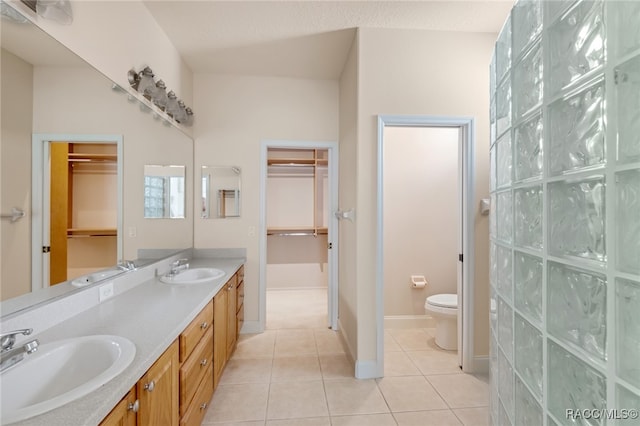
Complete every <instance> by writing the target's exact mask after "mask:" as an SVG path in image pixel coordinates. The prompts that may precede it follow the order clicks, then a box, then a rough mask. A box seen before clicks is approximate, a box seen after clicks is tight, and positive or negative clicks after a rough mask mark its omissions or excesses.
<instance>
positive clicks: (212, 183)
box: [200, 166, 240, 219]
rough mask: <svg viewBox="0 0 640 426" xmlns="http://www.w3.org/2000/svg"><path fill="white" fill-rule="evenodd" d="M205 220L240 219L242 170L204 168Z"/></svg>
mask: <svg viewBox="0 0 640 426" xmlns="http://www.w3.org/2000/svg"><path fill="white" fill-rule="evenodd" d="M200 216H201V217H202V218H203V219H210V218H219V219H222V218H228V217H240V168H239V167H223V166H202V211H201V215H200Z"/></svg>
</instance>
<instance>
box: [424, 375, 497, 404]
mask: <svg viewBox="0 0 640 426" xmlns="http://www.w3.org/2000/svg"><path fill="white" fill-rule="evenodd" d="M427 380H429V382H431V384H432V385H433V387H434V388H436V390H437V391H438V393H439V394H440V395H441V396H442V398H443V399H444V400H445V401H446V402H447V404H448V405H449V407H450V408H470V407H486V406H488V405H489V385H488V384H487V383H486V382H485V381H484V380H482V379H479V378H478V377H475V376H473V375H471V374H443V375H437V376H427Z"/></svg>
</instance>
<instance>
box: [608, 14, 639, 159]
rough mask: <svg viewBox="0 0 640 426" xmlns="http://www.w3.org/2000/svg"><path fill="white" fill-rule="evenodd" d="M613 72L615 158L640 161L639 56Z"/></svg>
mask: <svg viewBox="0 0 640 426" xmlns="http://www.w3.org/2000/svg"><path fill="white" fill-rule="evenodd" d="M638 4H640V3H638ZM639 19H640V18H639ZM638 28H640V25H638ZM615 73H616V82H617V84H616V86H615V87H616V105H617V107H618V108H617V109H618V111H617V114H616V117H615V118H614V119H615V120H617V125H618V134H617V135H616V148H617V152H616V159H617V161H618V162H619V163H630V162H634V161H640V56H636V57H635V58H633V59H631V60H629V61H627V62H625V63H624V64H622V65H620V66H619V67H616V70H615Z"/></svg>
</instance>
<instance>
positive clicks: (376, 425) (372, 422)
mask: <svg viewBox="0 0 640 426" xmlns="http://www.w3.org/2000/svg"><path fill="white" fill-rule="evenodd" d="M331 425H332V426H397V423H396V421H395V420H394V419H393V416H392V415H391V414H390V413H384V414H361V415H359V416H333V417H331Z"/></svg>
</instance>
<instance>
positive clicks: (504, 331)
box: [498, 298, 513, 389]
mask: <svg viewBox="0 0 640 426" xmlns="http://www.w3.org/2000/svg"><path fill="white" fill-rule="evenodd" d="M498 343H499V344H500V347H501V348H502V351H503V352H504V355H505V356H506V357H507V359H509V360H512V359H513V310H512V309H511V308H510V307H509V305H507V302H505V301H504V300H502V299H501V298H498ZM501 389H502V387H501Z"/></svg>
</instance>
